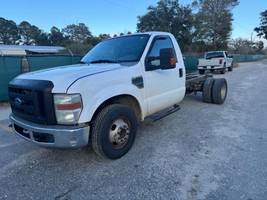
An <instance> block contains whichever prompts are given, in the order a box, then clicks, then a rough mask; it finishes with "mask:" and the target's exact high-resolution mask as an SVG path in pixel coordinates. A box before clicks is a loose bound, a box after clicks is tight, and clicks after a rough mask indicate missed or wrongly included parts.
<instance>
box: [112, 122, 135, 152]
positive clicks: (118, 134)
mask: <svg viewBox="0 0 267 200" xmlns="http://www.w3.org/2000/svg"><path fill="white" fill-rule="evenodd" d="M129 134H130V129H129V125H128V124H127V123H126V122H125V121H124V120H122V119H117V120H115V121H114V122H113V124H112V125H111V128H110V131H109V140H110V142H111V143H112V145H113V146H114V147H121V146H123V145H124V144H125V143H126V142H127V140H128V138H129Z"/></svg>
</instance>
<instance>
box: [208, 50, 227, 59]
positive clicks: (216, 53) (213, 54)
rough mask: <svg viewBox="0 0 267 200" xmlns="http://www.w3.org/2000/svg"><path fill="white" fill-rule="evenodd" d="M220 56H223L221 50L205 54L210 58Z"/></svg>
mask: <svg viewBox="0 0 267 200" xmlns="http://www.w3.org/2000/svg"><path fill="white" fill-rule="evenodd" d="M222 57H224V55H223V52H222V51H217V52H210V53H207V55H206V59H211V58H222Z"/></svg>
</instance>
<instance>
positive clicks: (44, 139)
mask: <svg viewBox="0 0 267 200" xmlns="http://www.w3.org/2000/svg"><path fill="white" fill-rule="evenodd" d="M9 118H10V120H11V123H12V125H13V126H12V127H13V131H14V132H15V133H16V134H17V135H19V136H20V137H22V138H24V139H26V140H28V141H30V142H32V143H34V144H38V145H40V146H44V147H54V148H79V147H83V146H86V145H87V144H88V142H89V131H90V127H89V126H88V125H87V126H60V125H49V126H48V125H47V126H46V125H41V124H37V123H33V122H29V121H26V120H23V119H21V118H19V117H16V116H15V115H13V114H10V116H9Z"/></svg>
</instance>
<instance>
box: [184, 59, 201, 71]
mask: <svg viewBox="0 0 267 200" xmlns="http://www.w3.org/2000/svg"><path fill="white" fill-rule="evenodd" d="M199 58H202V56H184V64H185V69H186V71H195V70H197V63H198V59H199Z"/></svg>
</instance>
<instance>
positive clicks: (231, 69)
mask: <svg viewBox="0 0 267 200" xmlns="http://www.w3.org/2000/svg"><path fill="white" fill-rule="evenodd" d="M228 71H229V72H231V71H233V62H232V63H231V66H230V67H228Z"/></svg>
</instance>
